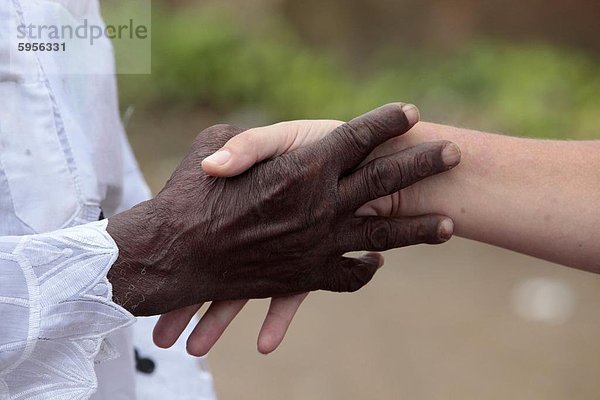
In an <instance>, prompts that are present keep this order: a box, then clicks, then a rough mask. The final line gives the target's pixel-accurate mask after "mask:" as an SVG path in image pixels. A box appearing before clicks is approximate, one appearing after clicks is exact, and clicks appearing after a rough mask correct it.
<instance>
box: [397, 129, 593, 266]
mask: <svg viewBox="0 0 600 400" xmlns="http://www.w3.org/2000/svg"><path fill="white" fill-rule="evenodd" d="M406 138H407V139H408V140H410V141H411V142H422V141H430V140H450V141H453V142H455V143H456V144H458V145H459V146H460V148H461V151H462V162H461V165H459V166H458V167H457V168H456V169H455V170H453V171H450V172H448V173H446V174H443V175H441V176H436V177H433V178H430V179H429V180H427V182H425V183H424V184H423V186H422V190H420V191H419V192H420V193H421V194H422V200H423V201H422V202H421V204H422V205H423V209H420V210H418V211H419V212H441V213H444V214H446V215H448V216H450V217H452V218H453V219H454V221H455V224H456V233H457V234H458V235H460V236H463V237H466V238H470V239H474V240H478V241H482V242H486V243H490V244H493V245H497V246H501V247H505V248H507V249H511V250H515V251H518V252H521V253H525V254H529V255H532V256H536V257H539V258H544V259H547V260H550V261H553V262H557V263H561V264H564V265H568V266H571V267H576V268H581V269H585V270H589V271H594V272H600V142H598V141H596V142H592V141H587V142H584V141H549V140H534V139H523V138H514V137H508V136H501V135H493V134H488V133H482V132H477V131H470V130H466V129H458V128H452V127H448V126H442V125H435V124H430V123H420V124H418V125H417V126H416V127H415V128H413V132H412V133H411V134H409V135H407V136H406ZM415 211H416V210H415Z"/></svg>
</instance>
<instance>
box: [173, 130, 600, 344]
mask: <svg viewBox="0 0 600 400" xmlns="http://www.w3.org/2000/svg"><path fill="white" fill-rule="evenodd" d="M339 124H341V122H339V121H296V122H289V123H283V124H277V125H274V126H271V127H266V128H258V129H252V130H249V131H247V132H245V133H243V134H242V135H239V136H238V137H236V138H235V139H233V140H231V141H230V142H229V143H228V144H227V145H226V146H225V147H224V149H225V150H226V151H227V152H228V153H229V154H230V156H229V159H228V160H227V162H225V163H224V164H219V163H215V162H211V160H210V159H208V160H205V162H204V163H203V168H204V169H205V171H207V172H208V173H210V174H212V175H216V176H231V175H236V174H238V173H240V172H242V171H244V170H245V169H247V168H249V167H250V166H251V165H253V164H254V163H256V162H258V161H260V160H263V159H268V158H270V157H273V156H277V155H279V154H282V153H285V152H288V151H292V150H294V149H296V148H299V147H302V146H305V145H307V144H309V143H312V142H314V141H316V140H318V139H320V138H322V137H323V136H325V135H327V134H328V132H330V131H331V130H332V129H334V128H335V127H337V126H338V125H339ZM437 140H447V141H452V142H454V143H456V144H458V145H459V147H460V148H461V151H462V161H461V164H460V165H459V166H458V167H457V168H455V169H454V170H452V171H449V172H447V173H445V174H442V175H439V176H436V177H432V178H430V179H427V180H424V181H421V182H420V183H418V184H417V185H414V186H411V187H409V188H407V189H404V190H402V191H400V192H397V193H395V194H393V195H391V196H387V197H384V198H381V199H378V200H375V201H373V202H371V203H368V204H367V205H365V206H364V207H362V208H361V209H360V210H359V211H358V213H360V214H362V215H382V216H400V215H402V216H409V215H421V214H426V213H431V212H436V213H441V214H444V215H448V216H449V217H451V218H452V219H453V220H454V222H455V234H457V235H459V236H462V237H465V238H469V239H473V240H478V241H481V242H485V243H489V244H493V245H496V246H500V247H504V248H507V249H510V250H514V251H517V252H520V253H524V254H528V255H531V256H534V257H538V258H542V259H546V260H548V261H552V262H555V263H559V264H563V265H566V266H569V267H573V268H578V269H582V270H586V271H590V272H595V273H600V246H599V245H598V244H599V243H600V229H599V228H598V226H600V212H599V211H598V205H599V204H600V172H599V171H600V141H550V140H534V139H524V138H516V137H509V136H502V135H494V134H489V133H484V132H477V131H472V130H467V129H459V128H454V127H449V126H443V125H436V124H431V123H424V122H421V123H419V124H417V125H416V126H415V127H414V128H413V129H412V130H411V132H409V133H408V134H406V135H404V136H402V137H400V138H397V139H393V140H390V141H388V142H386V143H385V144H383V145H381V146H380V147H378V148H377V149H376V150H375V151H374V152H373V154H372V155H371V159H372V158H377V157H381V156H384V155H387V154H390V153H392V152H395V151H398V150H399V149H404V148H407V147H411V146H413V145H416V144H419V143H423V142H428V141H437ZM305 297H306V294H302V295H297V296H293V297H288V298H281V299H278V300H277V302H275V304H273V303H272V305H271V308H272V309H274V311H273V313H271V310H270V312H269V318H268V319H267V321H266V322H265V324H264V325H263V328H262V330H261V335H260V339H259V350H261V351H262V352H269V351H272V350H274V349H275V348H276V347H277V346H278V345H279V344H280V343H281V341H282V340H283V337H284V336H285V333H286V331H287V328H288V326H289V324H290V322H291V320H292V318H293V316H294V314H295V312H296V311H297V309H298V307H299V306H300V304H301V302H302V300H303V299H304V298H305ZM242 307H243V304H241V303H234V304H230V305H228V307H227V308H229V309H235V310H236V313H235V314H237V311H239V310H241V308H242ZM235 314H234V313H232V312H225V311H223V310H220V313H219V314H217V313H215V315H213V316H209V318H208V320H209V321H210V320H218V321H219V323H218V324H213V332H214V329H215V326H216V331H218V332H219V335H220V334H221V333H222V332H223V331H224V330H225V329H226V327H227V325H228V324H229V322H231V320H232V319H233V318H234V317H235ZM219 317H220V318H219ZM187 321H189V319H188V320H187ZM187 321H186V322H187ZM183 325H185V324H183ZM204 330H205V328H203V327H202V321H201V323H200V324H199V326H198V328H197V331H198V332H200V333H202V331H204ZM210 339H212V338H211V335H206V334H204V335H202V334H196V335H192V337H190V339H189V341H191V342H194V341H197V342H205V343H206V342H207V340H208V341H210V342H211V343H213V344H214V342H215V341H216V339H214V340H210ZM205 348H206V351H208V349H209V348H210V346H206V347H205Z"/></svg>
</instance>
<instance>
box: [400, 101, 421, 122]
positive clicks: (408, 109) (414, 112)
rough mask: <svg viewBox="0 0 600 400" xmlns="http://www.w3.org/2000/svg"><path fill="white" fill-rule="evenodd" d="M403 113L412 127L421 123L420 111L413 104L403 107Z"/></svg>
mask: <svg viewBox="0 0 600 400" xmlns="http://www.w3.org/2000/svg"><path fill="white" fill-rule="evenodd" d="M402 112H403V113H404V115H405V116H406V119H407V120H408V123H409V124H410V125H414V124H416V123H417V122H419V109H418V108H417V107H416V106H414V105H413V104H405V105H403V106H402Z"/></svg>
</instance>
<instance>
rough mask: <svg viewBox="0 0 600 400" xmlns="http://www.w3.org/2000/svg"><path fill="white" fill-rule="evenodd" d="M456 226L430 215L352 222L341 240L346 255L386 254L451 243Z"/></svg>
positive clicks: (446, 220)
mask: <svg viewBox="0 0 600 400" xmlns="http://www.w3.org/2000/svg"><path fill="white" fill-rule="evenodd" d="M453 233H454V223H453V222H452V220H451V219H450V218H448V217H446V216H443V215H436V214H429V215H423V216H420V217H410V218H386V217H364V218H352V221H351V222H350V224H349V226H348V227H347V228H346V229H345V230H344V234H343V235H342V237H341V238H340V244H341V246H342V247H341V250H342V251H346V252H347V251H359V250H368V251H384V250H390V249H395V248H398V247H405V246H412V245H415V244H421V243H428V244H440V243H444V242H446V241H448V239H450V238H451V237H452V234H453Z"/></svg>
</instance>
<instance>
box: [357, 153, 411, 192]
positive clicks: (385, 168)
mask: <svg viewBox="0 0 600 400" xmlns="http://www.w3.org/2000/svg"><path fill="white" fill-rule="evenodd" d="M402 175H403V173H402V170H401V169H399V168H398V166H397V165H396V163H394V162H393V161H392V160H390V159H381V160H377V161H375V162H372V163H371V164H370V165H369V167H368V173H367V174H366V176H367V178H366V179H367V180H368V181H367V186H366V187H368V188H369V189H370V192H371V194H373V195H374V196H376V197H381V196H385V195H388V194H390V193H392V192H394V191H395V188H394V181H396V180H398V179H399V181H400V182H402Z"/></svg>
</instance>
